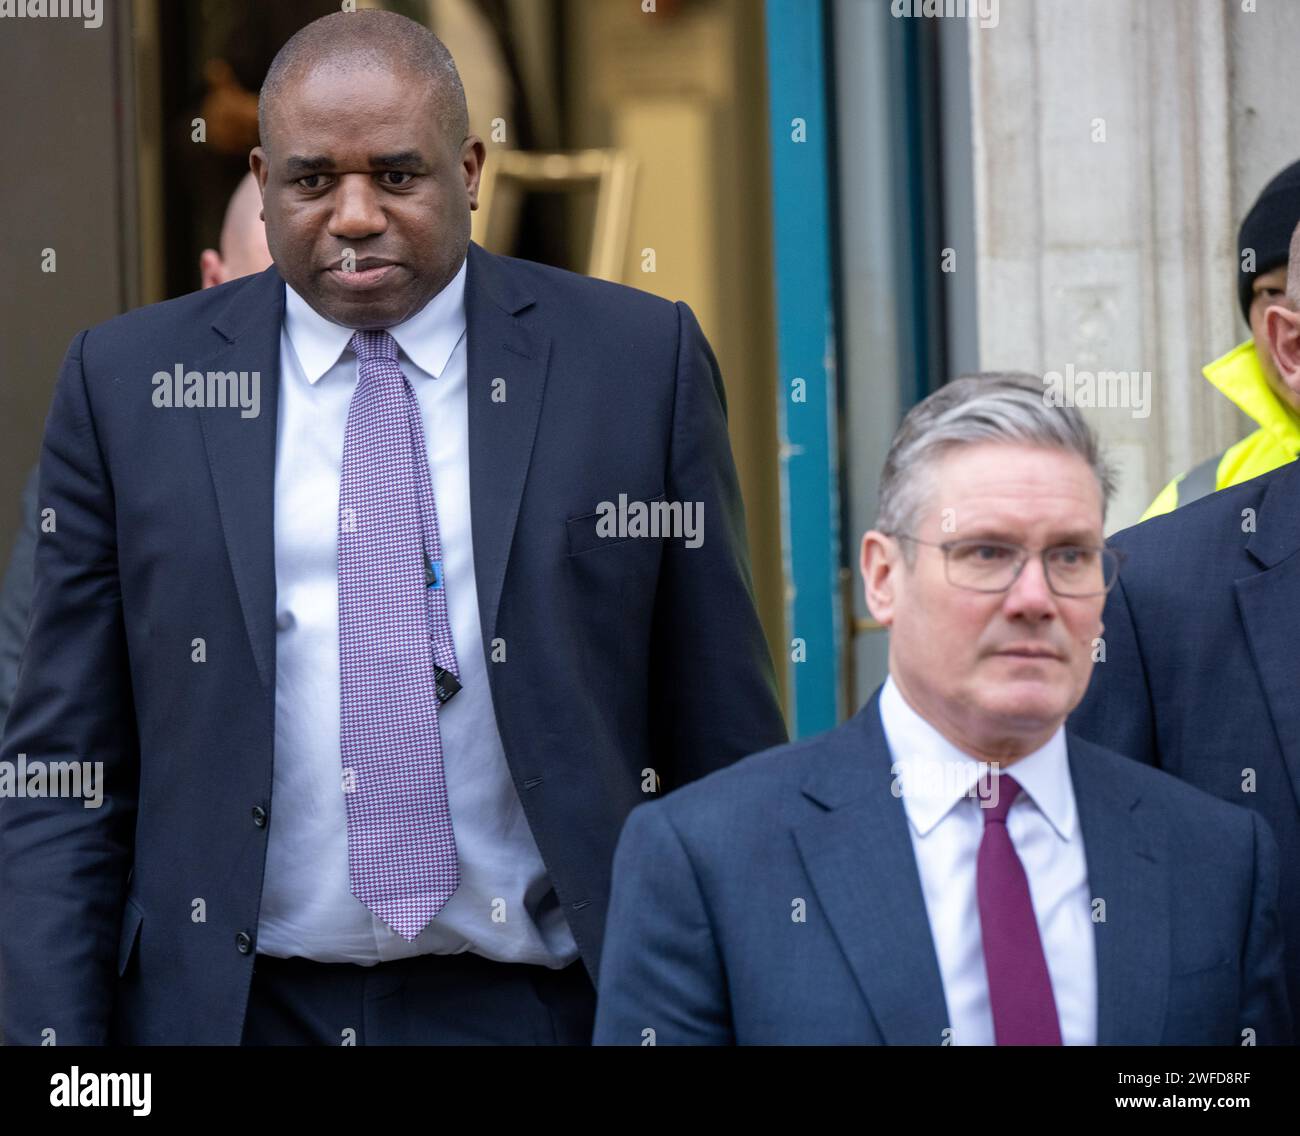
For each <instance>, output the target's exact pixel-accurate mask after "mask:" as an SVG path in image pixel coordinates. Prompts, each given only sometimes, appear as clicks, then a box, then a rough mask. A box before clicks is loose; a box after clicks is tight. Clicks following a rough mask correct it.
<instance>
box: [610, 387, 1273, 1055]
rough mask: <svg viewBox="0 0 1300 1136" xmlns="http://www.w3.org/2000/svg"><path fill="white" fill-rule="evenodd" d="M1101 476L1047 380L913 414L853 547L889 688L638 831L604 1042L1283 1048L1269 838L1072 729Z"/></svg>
mask: <svg viewBox="0 0 1300 1136" xmlns="http://www.w3.org/2000/svg"><path fill="white" fill-rule="evenodd" d="M1110 480H1111V479H1110V476H1109V474H1108V472H1107V471H1106V468H1105V466H1104V464H1103V463H1102V461H1101V459H1100V458H1099V456H1098V454H1097V449H1096V442H1095V440H1094V439H1093V437H1092V435H1091V433H1090V431H1089V430H1088V428H1087V426H1086V425H1085V423H1084V422H1083V420H1082V418H1081V416H1080V415H1079V413H1078V411H1076V410H1074V409H1073V408H1052V407H1047V406H1045V405H1044V400H1043V388H1042V385H1041V383H1037V382H1035V381H1034V380H1032V379H1028V380H1026V379H1020V378H1016V377H1013V376H977V377H973V378H966V379H961V380H958V381H957V382H955V383H952V384H950V385H949V386H947V387H944V388H943V389H942V390H940V391H938V392H937V393H935V394H934V395H932V396H930V398H928V399H926V400H925V401H924V402H922V403H921V404H919V405H918V406H917V407H915V408H914V409H913V410H912V411H911V412H910V413H909V415H908V416H907V418H906V419H905V421H904V423H903V425H902V427H901V428H900V430H899V433H898V435H897V436H896V438H895V440H894V443H893V446H892V447H891V450H890V454H889V457H888V459H887V461H886V465H885V472H884V475H883V478H882V483H881V501H880V514H879V519H878V521H877V527H876V528H875V529H874V530H872V531H871V532H869V533H867V534H866V536H865V537H864V539H863V546H862V572H863V578H864V580H865V583H866V595H867V602H868V606H869V607H870V609H871V612H872V614H873V615H874V616H875V617H876V618H877V619H879V620H880V621H881V622H882V623H883V624H885V625H886V626H888V627H889V628H890V661H889V666H890V677H889V679H888V680H887V682H886V683H885V684H884V686H883V687H882V688H881V689H880V690H879V691H877V693H876V694H875V695H874V696H873V697H872V698H871V699H870V701H869V702H868V703H867V705H866V706H865V707H863V709H862V710H860V711H859V712H858V714H857V715H855V716H854V717H853V718H852V719H850V720H849V721H848V722H846V723H845V724H844V725H842V726H840V727H838V728H837V729H834V730H832V731H830V732H829V733H826V734H824V735H822V736H820V737H816V738H812V739H809V740H806V741H801V742H799V743H797V744H793V745H787V746H781V747H779V748H776V749H773V750H770V751H768V752H766V753H762V754H759V755H756V756H754V757H750V758H748V759H746V760H745V761H743V762H740V763H738V764H736V765H734V766H732V767H731V768H729V769H726V770H723V771H721V772H719V773H716V774H714V775H712V776H710V777H707V778H705V779H704V780H702V781H700V782H699V783H697V784H695V785H691V786H689V787H688V788H686V789H684V790H682V791H681V792H679V793H676V794H674V795H673V796H672V797H669V798H667V799H665V800H663V801H660V802H654V803H651V804H647V805H645V806H643V807H641V808H638V809H636V810H634V811H633V813H632V815H631V817H629V819H628V823H627V827H626V829H625V830H624V833H623V836H622V839H621V840H620V843H619V847H618V851H617V853H616V855H615V864H614V891H613V896H612V898H611V902H610V916H609V928H608V931H607V934H606V942H605V954H604V961H603V963H602V967H601V977H600V999H599V1004H598V1008H597V1023H596V1041H597V1042H598V1043H602V1044H604V1043H610V1044H638V1043H639V1044H650V1043H654V1044H665V1043H667V1044H674V1043H678V1044H680V1043H704V1044H718V1043H773V1044H776V1043H822V1044H824V1043H841V1044H899V1043H901V1044H917V1045H939V1044H957V1045H967V1044H975V1045H980V1044H992V1043H997V1044H999V1045H1004V1044H1049V1045H1050V1044H1062V1043H1064V1044H1067V1045H1071V1044H1073V1045H1088V1044H1157V1043H1162V1044H1219V1045H1235V1044H1248V1043H1272V1042H1285V1041H1288V1040H1289V1038H1290V1027H1289V1017H1288V1014H1287V1009H1286V997H1285V990H1284V985H1283V978H1282V970H1281V955H1282V943H1281V936H1280V932H1279V929H1278V924H1277V912H1276V904H1277V873H1278V867H1277V850H1276V846H1275V844H1274V841H1273V839H1272V836H1271V835H1270V833H1269V832H1268V829H1267V826H1266V825H1265V824H1264V823H1263V822H1262V821H1261V820H1260V818H1259V817H1258V816H1256V815H1254V814H1252V813H1250V812H1248V811H1246V810H1244V809H1240V808H1236V807H1234V806H1232V805H1229V804H1226V803H1224V802H1222V801H1217V800H1215V799H1214V798H1212V797H1210V796H1209V795H1207V794H1204V793H1201V792H1200V791H1198V790H1196V789H1193V788H1191V787H1190V786H1187V785H1184V784H1182V783H1180V782H1179V781H1177V780H1175V779H1174V778H1172V777H1169V776H1167V775H1165V774H1162V773H1160V772H1159V771H1156V770H1152V769H1147V768H1144V767H1143V766H1141V765H1139V764H1137V763H1135V762H1132V761H1129V760H1128V759H1126V758H1124V757H1121V756H1120V755H1118V754H1116V753H1113V752H1111V751H1109V750H1106V749H1102V748H1100V747H1098V746H1096V745H1092V744H1090V743H1088V742H1085V741H1083V740H1082V739H1080V738H1078V737H1074V736H1072V735H1067V734H1066V732H1065V729H1064V726H1063V723H1064V721H1065V718H1066V715H1067V714H1068V713H1069V711H1070V710H1071V709H1072V708H1073V707H1074V705H1075V704H1076V703H1077V702H1078V700H1079V698H1080V697H1081V696H1082V694H1083V691H1084V689H1085V687H1086V686H1087V682H1088V675H1089V671H1090V669H1091V657H1092V656H1091V652H1092V650H1093V643H1094V641H1095V639H1096V637H1097V635H1098V633H1099V632H1100V630H1101V627H1100V622H1099V616H1100V614H1101V611H1102V605H1103V599H1104V595H1105V592H1106V590H1107V588H1108V587H1109V586H1111V585H1113V583H1114V578H1115V569H1116V559H1115V558H1114V557H1113V555H1111V554H1110V553H1109V552H1107V551H1106V550H1105V548H1104V547H1103V544H1102V518H1103V511H1104V502H1105V500H1106V499H1107V497H1108V496H1109V492H1110Z"/></svg>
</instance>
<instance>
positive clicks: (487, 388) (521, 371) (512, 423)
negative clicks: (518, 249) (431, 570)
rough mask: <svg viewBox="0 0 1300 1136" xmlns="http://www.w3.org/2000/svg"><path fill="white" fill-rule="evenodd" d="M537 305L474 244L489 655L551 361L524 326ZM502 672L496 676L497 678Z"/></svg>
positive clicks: (473, 342)
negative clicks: (524, 314) (523, 318)
mask: <svg viewBox="0 0 1300 1136" xmlns="http://www.w3.org/2000/svg"><path fill="white" fill-rule="evenodd" d="M532 303H533V299H532V296H531V295H530V294H528V292H527V291H526V290H524V289H522V288H520V287H518V286H516V282H515V281H514V280H513V279H511V274H510V271H509V262H508V261H506V260H504V259H502V258H499V257H494V256H492V255H491V254H490V253H488V252H485V251H484V250H483V249H481V248H479V247H478V245H476V244H473V243H471V244H470V246H469V266H468V269H467V271H466V279H465V318H466V324H467V335H468V376H467V378H468V394H469V491H470V516H471V522H472V526H471V527H472V530H473V541H474V576H475V579H476V581H477V585H478V602H479V621H480V623H481V625H482V629H483V646H484V650H485V651H488V650H490V645H491V642H492V639H493V636H494V635H495V633H496V620H497V609H498V607H499V606H500V602H501V587H502V583H503V581H504V580H505V574H506V564H507V562H508V561H509V559H510V545H511V542H512V541H513V539H514V532H515V522H516V520H517V518H518V515H519V502H520V499H521V498H522V496H523V492H524V480H525V478H526V476H527V474H528V463H529V460H530V459H531V457H532V451H533V440H534V438H535V437H536V434H537V420H538V417H539V415H540V414H541V409H542V392H543V390H544V388H545V385H546V370H547V363H548V360H549V357H550V348H551V341H550V338H549V336H547V335H546V334H544V333H543V332H540V331H537V330H534V329H532V328H529V327H526V326H525V325H524V323H523V321H521V320H519V319H518V318H516V317H517V316H518V314H519V313H520V312H522V311H524V310H525V309H526V308H528V307H530V306H531V305H532ZM494 671H495V668H492V667H489V668H488V673H489V674H492V673H494Z"/></svg>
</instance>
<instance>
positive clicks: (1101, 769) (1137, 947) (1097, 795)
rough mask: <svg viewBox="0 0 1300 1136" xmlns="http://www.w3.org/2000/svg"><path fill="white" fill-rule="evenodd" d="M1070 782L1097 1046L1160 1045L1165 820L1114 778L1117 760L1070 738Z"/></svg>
mask: <svg viewBox="0 0 1300 1136" xmlns="http://www.w3.org/2000/svg"><path fill="white" fill-rule="evenodd" d="M1068 749H1069V756H1070V777H1071V780H1072V781H1073V784H1074V797H1075V804H1076V806H1077V808H1078V810H1079V829H1080V831H1081V832H1082V834H1083V850H1084V856H1085V858H1086V860H1087V865H1088V888H1089V891H1090V893H1091V895H1092V900H1093V903H1094V905H1095V904H1096V902H1097V901H1098V900H1102V901H1104V903H1105V908H1104V912H1105V919H1104V921H1094V923H1093V937H1094V943H1095V948H1096V957H1097V1044H1098V1045H1158V1044H1159V1043H1160V1039H1161V1037H1162V1035H1163V1033H1164V1022H1165V1013H1166V1009H1167V1002H1168V995H1169V958H1170V946H1171V944H1170V912H1169V865H1168V863H1167V862H1165V861H1164V860H1162V859H1161V857H1160V855H1159V853H1158V852H1157V849H1159V848H1161V847H1162V846H1163V845H1164V841H1163V839H1162V838H1161V837H1162V832H1161V823H1162V822H1161V819H1160V817H1159V816H1158V814H1156V813H1155V812H1154V810H1152V809H1151V808H1149V807H1144V806H1143V805H1142V802H1141V795H1140V792H1139V791H1137V790H1135V789H1132V788H1126V787H1125V779H1124V778H1122V777H1119V778H1116V777H1115V776H1113V775H1112V774H1113V772H1114V770H1113V763H1114V762H1115V761H1117V760H1128V759H1127V758H1124V759H1119V758H1115V757H1113V756H1112V755H1110V754H1109V753H1107V752H1105V751H1103V750H1099V749H1098V748H1097V747H1096V746H1092V745H1090V744H1089V743H1087V742H1085V741H1083V740H1082V739H1080V738H1076V737H1074V736H1073V735H1068Z"/></svg>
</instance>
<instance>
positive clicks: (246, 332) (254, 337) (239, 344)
mask: <svg viewBox="0 0 1300 1136" xmlns="http://www.w3.org/2000/svg"><path fill="white" fill-rule="evenodd" d="M283 317H284V282H283V281H282V280H281V279H280V275H279V273H278V272H277V271H276V270H275V268H274V267H272V268H268V269H267V270H266V271H265V272H263V273H261V274H260V275H259V276H257V277H256V278H254V279H253V280H251V281H250V282H249V283H248V285H247V286H246V287H244V288H242V289H240V290H239V291H238V292H237V293H236V294H235V296H234V298H233V300H232V302H231V303H230V305H229V307H228V308H227V309H226V310H225V311H224V312H223V313H222V314H221V315H220V316H219V317H218V318H217V319H216V320H214V321H213V324H212V326H213V328H214V330H216V332H217V334H218V335H219V336H220V337H221V339H222V342H221V344H220V346H218V347H217V349H216V350H215V351H214V352H213V353H212V354H211V355H209V356H207V357H206V358H204V359H201V360H199V361H197V362H195V363H193V364H191V365H189V366H187V369H193V370H196V371H201V372H207V371H248V372H254V371H256V372H258V374H259V375H260V392H259V393H260V405H259V412H258V416H257V417H256V418H244V417H243V416H242V415H241V413H240V412H239V410H237V409H231V408H228V407H205V408H203V409H202V410H200V411H199V423H200V425H201V427H202V435H203V445H204V449H205V451H206V453H207V458H208V466H209V468H210V470H211V472H212V484H213V486H214V487H215V489H216V494H217V506H218V509H219V512H220V517H221V530H222V533H223V535H224V537H225V541H226V549H227V552H228V554H229V556H230V567H231V571H232V572H233V573H234V577H235V590H236V592H237V594H238V596H239V604H240V607H241V609H242V610H243V615H244V626H245V628H246V629H247V631H248V638H249V642H250V643H251V644H252V648H253V659H254V661H255V663H256V665H257V674H258V677H259V678H260V679H261V682H262V685H263V686H264V687H265V688H266V689H267V690H272V689H274V683H275V515H274V496H275V434H276V421H277V418H278V409H279V388H280V325H281V322H282V320H283Z"/></svg>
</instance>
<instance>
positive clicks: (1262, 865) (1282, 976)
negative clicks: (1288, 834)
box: [1238, 812, 1292, 1045]
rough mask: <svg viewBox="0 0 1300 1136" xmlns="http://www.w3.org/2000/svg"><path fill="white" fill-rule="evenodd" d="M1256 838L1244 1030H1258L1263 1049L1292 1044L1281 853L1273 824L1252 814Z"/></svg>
mask: <svg viewBox="0 0 1300 1136" xmlns="http://www.w3.org/2000/svg"><path fill="white" fill-rule="evenodd" d="M1250 818H1251V824H1252V826H1253V831H1254V836H1255V881H1254V888H1253V890H1252V893H1251V903H1250V926H1249V927H1248V928H1247V931H1246V945H1245V949H1244V950H1243V952H1242V974H1241V1021H1240V1023H1239V1026H1238V1029H1239V1031H1244V1030H1247V1029H1249V1030H1253V1031H1254V1035H1255V1040H1256V1044H1258V1045H1290V1044H1291V1043H1292V1038H1291V1014H1290V1011H1289V1009H1288V1005H1287V994H1286V969H1285V965H1284V960H1283V954H1284V950H1283V942H1282V924H1281V920H1280V918H1279V916H1278V850H1277V841H1276V840H1275V839H1274V837H1273V833H1272V832H1271V831H1270V830H1269V827H1268V824H1267V823H1266V822H1265V821H1264V820H1263V818H1262V817H1260V816H1259V815H1258V814H1256V813H1253V812H1252V813H1251V814H1250Z"/></svg>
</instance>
